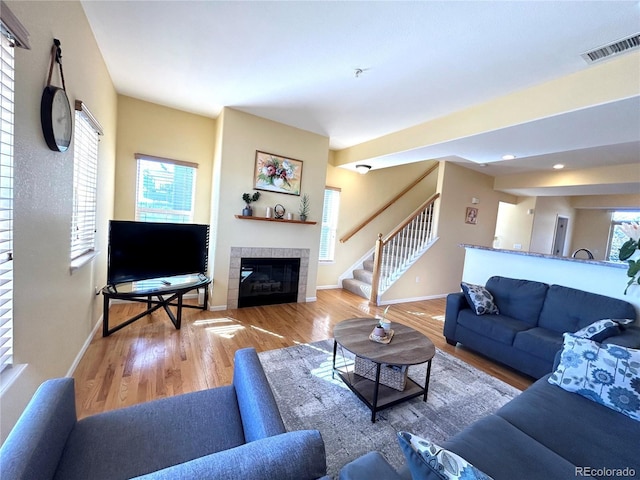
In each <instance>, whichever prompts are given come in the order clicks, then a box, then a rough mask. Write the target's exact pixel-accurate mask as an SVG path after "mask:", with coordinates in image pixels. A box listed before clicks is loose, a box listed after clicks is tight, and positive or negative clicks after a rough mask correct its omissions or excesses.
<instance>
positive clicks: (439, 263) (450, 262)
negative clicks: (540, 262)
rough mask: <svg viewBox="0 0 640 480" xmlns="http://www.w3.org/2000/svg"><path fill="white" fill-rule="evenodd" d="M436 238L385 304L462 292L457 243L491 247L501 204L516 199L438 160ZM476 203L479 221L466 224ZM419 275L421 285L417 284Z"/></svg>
mask: <svg viewBox="0 0 640 480" xmlns="http://www.w3.org/2000/svg"><path fill="white" fill-rule="evenodd" d="M437 189H438V192H440V194H441V197H440V199H439V200H438V204H439V207H438V209H439V213H438V217H437V218H438V227H437V228H438V237H439V240H438V241H437V242H436V243H435V244H434V246H433V247H432V248H431V249H429V250H428V251H427V253H426V254H425V255H424V256H423V257H422V258H420V260H418V262H416V264H415V265H413V267H411V269H409V270H408V272H407V273H406V274H405V275H404V276H403V277H402V278H401V279H400V280H399V281H398V282H397V283H396V284H394V285H393V286H392V287H391V288H390V289H389V290H388V291H387V292H386V293H385V294H384V295H383V297H382V302H383V303H390V302H393V301H396V300H404V301H406V300H411V299H420V298H430V297H437V296H443V295H446V294H448V293H451V292H455V291H458V290H459V289H460V280H461V279H462V269H463V264H464V248H461V247H460V244H463V243H465V244H472V245H482V246H487V247H490V246H491V245H492V243H493V237H494V232H495V226H496V218H497V215H498V204H499V202H500V201H509V202H515V201H516V199H515V197H513V196H511V195H507V194H504V193H501V192H496V191H495V190H493V177H490V176H488V175H484V174H482V173H478V172H475V171H473V170H468V169H466V168H463V167H461V166H459V165H456V164H453V163H448V162H440V168H439V169H438V187H437ZM472 197H476V198H478V199H479V200H480V203H479V204H477V205H473V206H475V207H477V208H478V223H477V224H476V225H471V224H467V223H465V212H466V209H467V207H471V206H472V204H471V198H472ZM416 277H419V282H416Z"/></svg>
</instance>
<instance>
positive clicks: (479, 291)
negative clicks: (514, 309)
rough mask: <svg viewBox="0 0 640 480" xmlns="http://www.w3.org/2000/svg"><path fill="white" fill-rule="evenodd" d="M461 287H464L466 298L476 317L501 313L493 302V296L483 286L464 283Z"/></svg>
mask: <svg viewBox="0 0 640 480" xmlns="http://www.w3.org/2000/svg"><path fill="white" fill-rule="evenodd" d="M460 287H462V291H463V292H464V296H465V298H466V299H467V302H468V303H469V306H470V307H471V309H472V310H473V311H474V312H476V315H484V314H498V313H500V312H499V311H498V307H496V304H495V303H494V301H493V295H491V292H490V291H489V290H487V289H486V288H485V287H483V286H482V285H474V284H472V283H465V282H462V283H461V284H460Z"/></svg>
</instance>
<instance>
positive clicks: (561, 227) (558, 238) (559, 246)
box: [551, 215, 569, 257]
mask: <svg viewBox="0 0 640 480" xmlns="http://www.w3.org/2000/svg"><path fill="white" fill-rule="evenodd" d="M568 224H569V218H568V217H561V216H560V215H558V218H556V233H555V235H554V237H553V249H552V250H551V254H552V255H556V256H558V257H562V256H563V255H564V244H565V241H566V239H567V225H568Z"/></svg>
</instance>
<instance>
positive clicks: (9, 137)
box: [0, 2, 29, 372]
mask: <svg viewBox="0 0 640 480" xmlns="http://www.w3.org/2000/svg"><path fill="white" fill-rule="evenodd" d="M28 37H29V33H28V32H27V31H26V30H25V28H24V27H23V26H22V24H21V23H20V21H19V20H18V19H17V18H16V17H15V16H14V15H13V13H12V12H11V10H9V8H8V7H7V6H6V5H5V3H4V2H2V8H0V372H1V371H3V370H4V369H5V368H6V367H8V366H10V365H11V364H12V362H13V145H14V137H13V121H14V120H13V115H14V111H15V107H14V103H13V102H14V78H15V77H14V72H15V69H14V55H13V49H14V47H22V48H26V49H28V48H29V42H28Z"/></svg>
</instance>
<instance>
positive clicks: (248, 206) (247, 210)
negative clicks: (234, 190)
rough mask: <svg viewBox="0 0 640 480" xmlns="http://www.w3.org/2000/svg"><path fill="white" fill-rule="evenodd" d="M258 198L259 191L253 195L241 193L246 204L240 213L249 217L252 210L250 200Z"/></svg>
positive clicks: (253, 200)
mask: <svg viewBox="0 0 640 480" xmlns="http://www.w3.org/2000/svg"><path fill="white" fill-rule="evenodd" d="M259 198H260V192H255V193H254V194H253V195H249V194H248V193H243V194H242V200H244V203H245V204H246V206H245V207H244V208H243V209H242V215H243V216H245V217H250V216H252V215H253V210H252V209H251V202H255V201H256V200H258V199H259Z"/></svg>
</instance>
